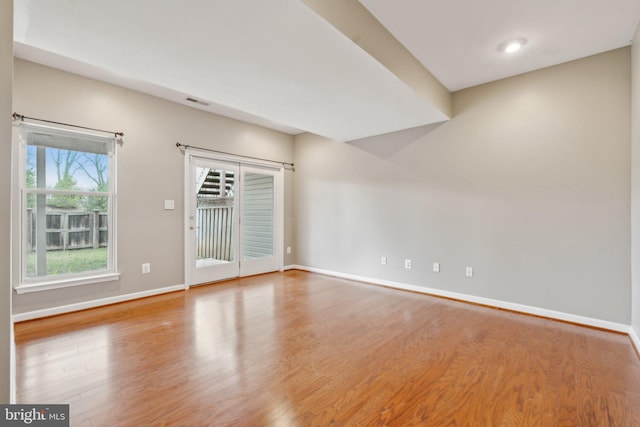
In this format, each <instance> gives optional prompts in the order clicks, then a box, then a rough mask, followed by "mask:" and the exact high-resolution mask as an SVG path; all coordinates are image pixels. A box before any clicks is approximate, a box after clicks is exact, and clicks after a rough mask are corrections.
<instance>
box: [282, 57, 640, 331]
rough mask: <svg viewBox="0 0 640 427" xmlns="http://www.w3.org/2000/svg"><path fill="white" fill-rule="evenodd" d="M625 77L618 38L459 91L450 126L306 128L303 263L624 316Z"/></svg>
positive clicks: (300, 181)
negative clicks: (407, 263) (335, 131)
mask: <svg viewBox="0 0 640 427" xmlns="http://www.w3.org/2000/svg"><path fill="white" fill-rule="evenodd" d="M630 81H631V77H630V49H629V48H623V49H619V50H615V51H611V52H607V53H604V54H600V55H597V56H593V57H589V58H586V59H582V60H579V61H574V62H570V63H566V64H562V65H558V66H555V67H551V68H547V69H543V70H540V71H536V72H532V73H528V74H524V75H521V76H517V77H514V78H510V79H506V80H501V81H498V82H495V83H490V84H486V85H482V86H478V87H475V88H471V89H467V90H464V91H460V92H457V93H454V95H453V106H454V118H453V119H452V120H451V121H449V122H446V123H443V124H441V125H439V126H438V125H436V126H430V127H425V128H418V129H413V130H409V131H404V132H399V133H395V134H389V135H386V136H381V137H375V138H369V139H367V140H361V141H356V142H352V143H349V144H345V143H339V142H335V141H331V140H327V139H325V138H321V137H318V136H314V135H310V134H304V135H300V136H298V137H296V139H295V163H296V170H297V172H296V177H295V178H296V180H295V188H294V200H295V203H296V205H295V206H296V210H295V217H296V219H297V223H296V242H297V257H298V258H297V262H298V263H299V264H300V265H303V266H307V267H315V268H319V269H326V270H331V271H335V272H341V273H350V274H356V275H361V276H367V277H374V278H378V279H384V280H391V281H396V282H402V283H406V284H411V285H418V286H427V287H433V288H437V289H442V290H446V291H453V292H460V293H464V294H469V295H475V296H481V297H486V298H492V299H497V300H502V301H507V302H512V303H518V304H525V305H529V306H534V307H540V308H545V309H549V310H557V311H560V312H565V313H570V314H575V315H582V316H588V317H592V318H596V319H602V320H607V321H613V322H620V323H624V324H629V322H630V320H631V311H630V304H629V299H630V280H631V278H630V161H629V159H630V144H629V141H630V96H629V93H630ZM381 256H387V257H388V259H389V264H388V265H386V266H383V265H381V263H380V257H381ZM405 258H410V259H412V260H413V269H412V270H406V269H404V267H403V260H404V259H405ZM435 261H437V262H440V263H441V272H440V273H433V272H432V271H431V269H432V263H433V262H435ZM465 266H472V267H473V268H474V269H475V271H474V273H475V275H474V277H473V278H467V277H465Z"/></svg>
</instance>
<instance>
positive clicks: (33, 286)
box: [15, 273, 120, 294]
mask: <svg viewBox="0 0 640 427" xmlns="http://www.w3.org/2000/svg"><path fill="white" fill-rule="evenodd" d="M119 278H120V273H104V274H96V275H93V276H83V277H77V278H65V279H58V280H48V281H43V282H34V283H29V282H24V283H21V284H20V285H18V286H16V287H15V290H16V293H18V294H26V293H30V292H40V291H50V290H53V289H62V288H69V287H71V286H80V285H90V284H93V283H101V282H112V281H114V280H118V279H119Z"/></svg>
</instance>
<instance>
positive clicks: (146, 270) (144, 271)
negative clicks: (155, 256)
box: [142, 262, 151, 274]
mask: <svg viewBox="0 0 640 427" xmlns="http://www.w3.org/2000/svg"><path fill="white" fill-rule="evenodd" d="M147 273H151V264H149V263H148V262H145V263H144V264H142V274H147Z"/></svg>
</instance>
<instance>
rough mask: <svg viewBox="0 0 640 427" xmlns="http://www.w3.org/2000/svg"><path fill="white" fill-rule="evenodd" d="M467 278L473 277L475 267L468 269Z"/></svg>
mask: <svg viewBox="0 0 640 427" xmlns="http://www.w3.org/2000/svg"><path fill="white" fill-rule="evenodd" d="M466 274H467V277H473V267H467V271H466Z"/></svg>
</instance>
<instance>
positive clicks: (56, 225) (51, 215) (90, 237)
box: [27, 209, 109, 252]
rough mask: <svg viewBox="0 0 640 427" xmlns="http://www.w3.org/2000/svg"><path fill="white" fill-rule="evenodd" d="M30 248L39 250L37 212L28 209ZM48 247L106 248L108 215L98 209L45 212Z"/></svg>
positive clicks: (52, 249)
mask: <svg viewBox="0 0 640 427" xmlns="http://www.w3.org/2000/svg"><path fill="white" fill-rule="evenodd" d="M27 221H28V223H27V224H28V226H27V251H29V252H33V251H35V249H36V247H35V246H36V245H35V240H34V239H35V236H36V221H37V219H36V214H35V212H33V210H32V209H27ZM46 222H47V227H46V228H47V250H48V251H55V250H72V249H88V248H93V249H97V248H103V247H107V245H108V238H109V228H108V223H109V222H108V215H107V214H106V213H101V212H98V211H92V212H64V211H50V212H47V214H46Z"/></svg>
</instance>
